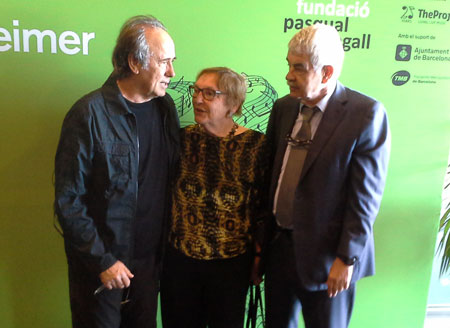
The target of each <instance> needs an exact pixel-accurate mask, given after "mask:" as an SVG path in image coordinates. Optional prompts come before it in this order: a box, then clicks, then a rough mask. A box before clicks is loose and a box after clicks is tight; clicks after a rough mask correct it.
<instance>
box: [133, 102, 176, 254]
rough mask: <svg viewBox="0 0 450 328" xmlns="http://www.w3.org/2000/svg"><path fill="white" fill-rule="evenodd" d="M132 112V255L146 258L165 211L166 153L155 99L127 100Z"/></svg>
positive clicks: (155, 245)
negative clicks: (135, 159)
mask: <svg viewBox="0 0 450 328" xmlns="http://www.w3.org/2000/svg"><path fill="white" fill-rule="evenodd" d="M127 104H128V106H129V108H130V110H131V111H132V112H133V113H134V115H135V116H136V122H137V131H138V145H139V177H138V200H137V211H136V220H135V224H134V236H135V238H134V256H133V257H134V258H135V259H141V258H148V257H149V256H152V255H153V254H155V252H156V251H157V250H158V248H159V245H160V242H161V236H162V226H163V220H164V215H165V204H166V191H167V187H168V173H169V170H168V168H169V154H168V151H167V147H166V144H165V139H164V133H163V132H164V131H163V124H162V113H161V111H162V108H159V106H158V105H157V102H155V101H152V100H150V101H148V102H145V103H139V104H137V103H132V102H129V101H127Z"/></svg>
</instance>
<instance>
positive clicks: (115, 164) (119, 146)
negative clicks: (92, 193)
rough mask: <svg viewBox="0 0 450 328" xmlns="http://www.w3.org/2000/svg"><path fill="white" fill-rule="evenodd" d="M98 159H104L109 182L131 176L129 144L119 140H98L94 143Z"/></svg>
mask: <svg viewBox="0 0 450 328" xmlns="http://www.w3.org/2000/svg"><path fill="white" fill-rule="evenodd" d="M95 151H96V153H97V154H98V159H99V160H101V161H104V164H105V165H106V167H107V170H108V176H109V178H110V180H111V182H114V181H120V180H123V179H124V178H125V179H128V178H129V177H130V176H131V167H130V152H131V145H129V144H126V143H119V142H99V143H97V144H96V145H95Z"/></svg>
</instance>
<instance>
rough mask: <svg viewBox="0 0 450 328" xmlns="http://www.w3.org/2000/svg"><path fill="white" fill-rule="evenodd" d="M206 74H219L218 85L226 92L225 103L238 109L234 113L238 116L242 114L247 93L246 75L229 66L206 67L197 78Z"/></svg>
mask: <svg viewBox="0 0 450 328" xmlns="http://www.w3.org/2000/svg"><path fill="white" fill-rule="evenodd" d="M204 74H216V75H217V87H218V88H219V90H220V91H222V92H223V93H225V94H226V98H225V104H227V105H228V106H231V107H234V106H237V107H238V109H237V110H236V112H235V113H234V115H236V116H240V115H241V114H242V105H243V104H244V101H245V97H246V95H247V83H246V79H245V77H244V76H242V75H241V74H238V73H236V72H235V71H233V70H232V69H230V68H228V67H210V68H205V69H203V70H201V71H200V73H198V74H197V80H198V79H199V78H200V76H202V75H204Z"/></svg>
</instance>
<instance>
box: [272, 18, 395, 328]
mask: <svg viewBox="0 0 450 328" xmlns="http://www.w3.org/2000/svg"><path fill="white" fill-rule="evenodd" d="M343 59H344V51H343V48H342V43H341V40H340V37H339V34H338V33H337V31H336V29H335V28H333V27H331V26H327V25H323V24H316V25H314V26H310V27H307V28H304V29H302V30H300V31H299V32H298V33H297V34H296V35H295V36H294V37H293V38H292V39H291V41H290V42H289V50H288V55H287V63H288V67H289V72H288V74H287V75H286V80H287V83H288V85H289V89H290V93H289V95H287V96H285V97H283V98H281V99H279V100H278V101H277V102H276V103H275V105H274V108H273V111H272V113H271V117H270V120H269V124H268V128H267V137H268V140H269V142H271V144H272V146H273V152H272V156H273V173H272V181H271V188H270V197H271V198H270V199H271V206H272V212H273V214H274V218H273V220H274V222H273V226H274V227H275V228H274V234H273V238H272V241H271V244H270V247H269V250H268V257H267V265H266V283H265V286H266V294H265V295H266V311H267V313H266V314H267V327H268V328H272V327H276V328H283V327H290V328H291V327H292V328H293V327H298V317H299V314H300V310H302V313H303V319H304V322H305V325H306V327H307V328H311V327H313V328H318V327H319V328H321V327H328V328H331V327H333V328H339V327H347V326H348V324H349V321H350V317H351V313H352V308H353V303H354V297H355V282H356V281H357V280H359V279H361V278H363V277H366V276H370V275H373V274H374V271H375V270H374V269H375V257H374V240H373V224H374V221H375V218H376V216H377V213H378V209H379V206H380V201H381V197H382V194H383V189H384V185H385V178H386V172H387V164H388V159H389V152H390V133H389V126H388V120H387V117H386V111H385V108H384V106H383V105H382V104H381V103H380V102H378V101H376V100H374V99H372V98H369V97H367V96H365V95H362V94H361V93H358V92H356V91H354V90H351V89H348V88H346V87H344V86H343V85H342V84H341V83H340V82H339V81H338V80H337V79H338V77H339V74H340V71H341V68H342V63H343Z"/></svg>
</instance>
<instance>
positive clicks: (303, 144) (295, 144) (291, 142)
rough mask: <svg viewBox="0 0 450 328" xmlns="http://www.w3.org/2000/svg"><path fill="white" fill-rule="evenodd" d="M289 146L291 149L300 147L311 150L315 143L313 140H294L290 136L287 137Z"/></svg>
mask: <svg viewBox="0 0 450 328" xmlns="http://www.w3.org/2000/svg"><path fill="white" fill-rule="evenodd" d="M285 140H286V141H287V143H288V145H289V146H291V147H299V148H309V146H311V144H312V143H313V142H312V140H311V139H310V140H305V139H298V140H297V139H294V138H292V137H291V135H290V134H287V135H286V139H285Z"/></svg>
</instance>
